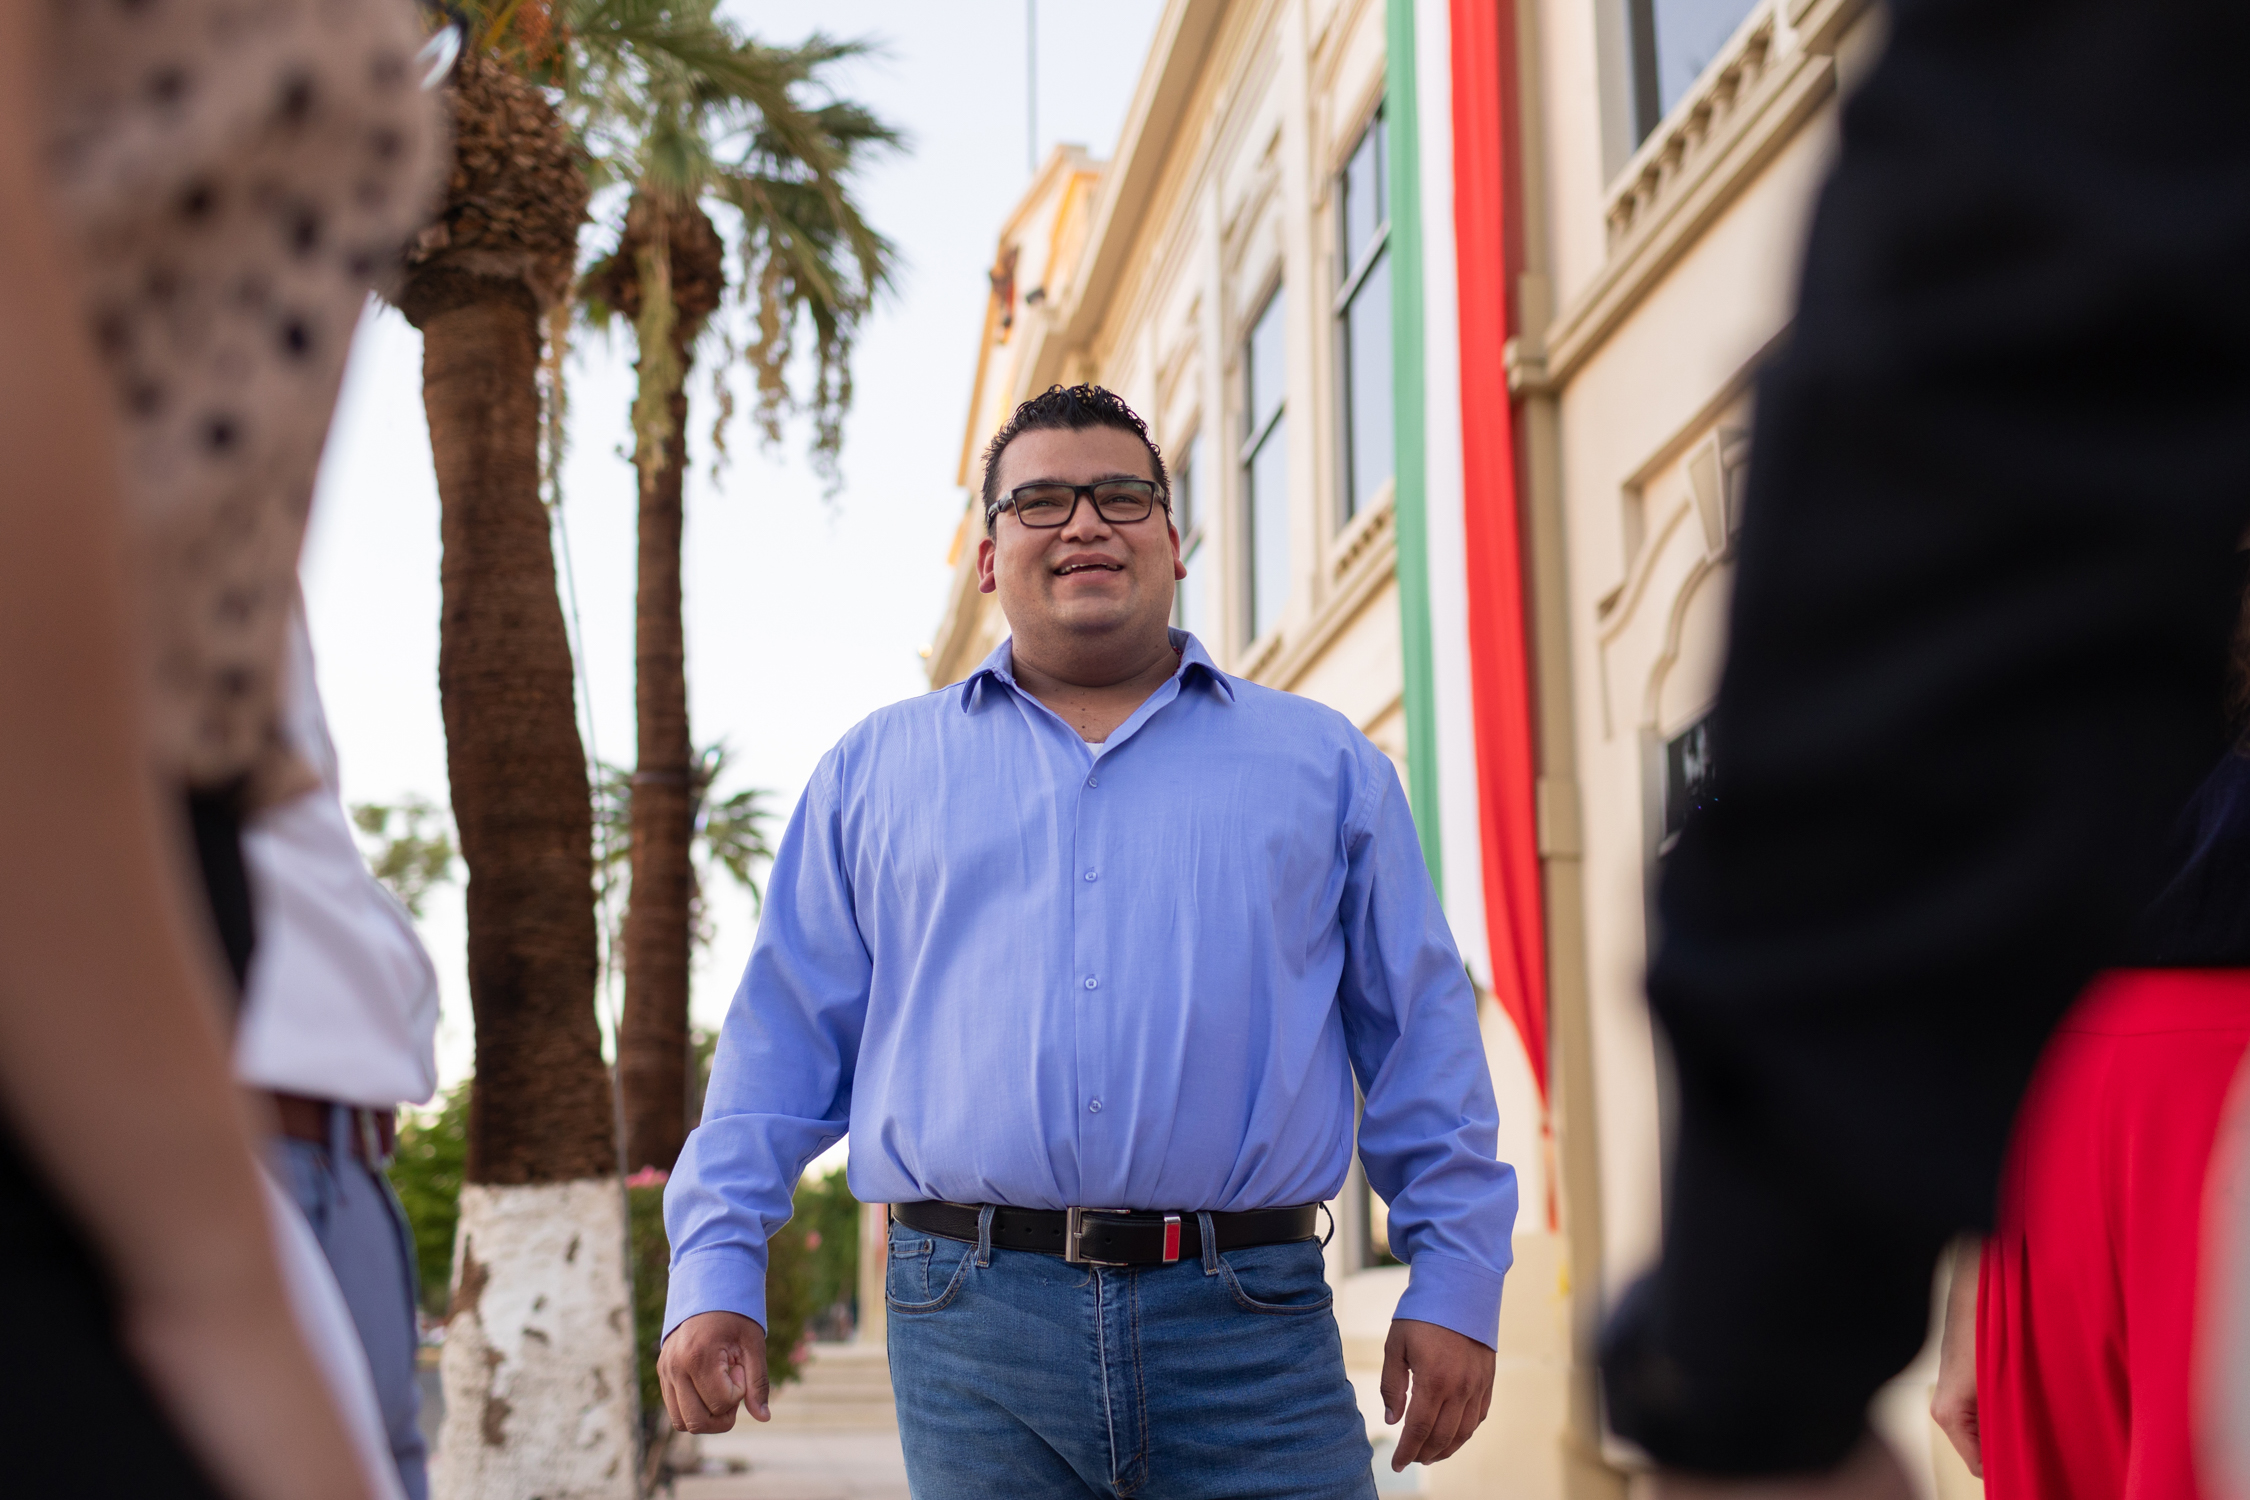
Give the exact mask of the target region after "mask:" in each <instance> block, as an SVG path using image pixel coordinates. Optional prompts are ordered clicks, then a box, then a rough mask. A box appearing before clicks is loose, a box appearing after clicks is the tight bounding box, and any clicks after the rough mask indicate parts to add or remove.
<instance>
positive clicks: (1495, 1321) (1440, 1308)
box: [673, 1250, 1505, 1351]
mask: <svg viewBox="0 0 2250 1500" xmlns="http://www.w3.org/2000/svg"><path fill="white" fill-rule="evenodd" d="M1406 1276H1407V1280H1406V1295H1405V1296H1403V1297H1401V1298H1399V1299H1398V1311H1397V1312H1396V1313H1394V1314H1393V1316H1394V1317H1400V1318H1412V1319H1414V1320H1415V1321H1416V1322H1418V1323H1435V1324H1437V1326H1438V1327H1440V1328H1450V1329H1452V1330H1453V1331H1454V1332H1455V1333H1458V1334H1460V1335H1461V1336H1462V1337H1463V1338H1469V1339H1475V1340H1476V1341H1477V1342H1478V1343H1480V1344H1482V1345H1484V1346H1485V1347H1486V1348H1487V1349H1492V1350H1495V1351H1496V1350H1498V1349H1499V1347H1500V1286H1501V1282H1502V1281H1503V1280H1504V1279H1505V1275H1504V1273H1494V1272H1492V1271H1488V1270H1486V1269H1485V1268H1484V1267H1482V1266H1479V1265H1474V1264H1471V1263H1470V1262H1468V1261H1465V1260H1458V1259H1456V1258H1454V1257H1453V1256H1450V1255H1435V1254H1432V1253H1431V1252H1429V1251H1427V1250H1425V1251H1423V1252H1421V1253H1420V1254H1418V1255H1416V1256H1415V1257H1414V1258H1413V1260H1412V1261H1411V1262H1410V1263H1409V1264H1408V1267H1407V1273H1406ZM678 1284H679V1283H678V1282H674V1283H673V1285H674V1286H677V1285H678Z"/></svg>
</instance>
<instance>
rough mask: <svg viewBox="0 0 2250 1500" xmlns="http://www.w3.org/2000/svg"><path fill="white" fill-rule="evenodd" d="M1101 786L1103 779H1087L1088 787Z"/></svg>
mask: <svg viewBox="0 0 2250 1500" xmlns="http://www.w3.org/2000/svg"><path fill="white" fill-rule="evenodd" d="M1101 784H1102V779H1101V778H1100V777H1099V776H1089V777H1087V778H1086V785H1088V786H1100V785H1101Z"/></svg>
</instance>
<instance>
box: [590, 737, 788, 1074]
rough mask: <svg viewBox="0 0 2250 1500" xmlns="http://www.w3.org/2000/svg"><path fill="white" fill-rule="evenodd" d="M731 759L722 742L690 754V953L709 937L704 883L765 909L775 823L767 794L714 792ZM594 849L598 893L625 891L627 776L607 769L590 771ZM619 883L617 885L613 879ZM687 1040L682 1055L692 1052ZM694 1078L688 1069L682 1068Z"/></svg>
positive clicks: (629, 847)
mask: <svg viewBox="0 0 2250 1500" xmlns="http://www.w3.org/2000/svg"><path fill="white" fill-rule="evenodd" d="M733 759H734V753H733V752H732V751H731V750H729V749H728V748H727V747H726V745H725V743H724V742H721V743H719V744H715V745H706V746H704V747H703V749H702V751H701V752H700V753H699V754H697V756H696V757H695V761H694V763H693V765H692V767H691V768H690V771H689V774H688V797H689V809H690V812H689V817H690V822H691V824H692V826H693V829H694V833H693V836H692V837H691V839H690V841H689V846H688V848H689V876H690V880H689V886H688V926H689V929H690V936H691V938H692V941H693V942H694V944H695V946H697V947H699V948H708V947H709V946H710V944H711V941H712V939H713V937H714V936H715V935H716V931H715V929H714V928H713V926H712V924H711V911H710V906H709V904H708V903H707V902H706V900H705V899H704V898H705V892H706V891H707V890H708V889H709V886H710V883H711V881H712V880H713V879H714V878H716V877H717V876H720V875H724V876H726V877H728V878H729V879H731V880H732V881H733V882H734V883H735V884H736V885H739V886H741V887H742V888H743V889H744V890H746V891H748V892H749V893H750V902H751V907H752V909H753V910H756V909H759V908H762V907H763V906H764V905H765V895H766V893H765V886H764V883H763V882H762V880H761V879H760V875H761V872H763V871H764V870H765V868H766V867H767V866H768V865H771V864H772V863H773V856H774V850H773V843H772V840H771V838H770V837H769V836H768V832H767V830H768V829H769V828H770V827H771V826H772V824H773V821H774V813H773V809H772V808H770V807H768V806H767V805H766V799H767V798H768V797H770V796H771V795H772V793H770V792H768V791H767V790H766V789H765V788H763V787H751V788H748V789H746V790H743V791H739V792H735V793H732V794H731V795H728V796H725V797H717V796H715V795H714V792H713V788H714V787H715V786H716V785H717V783H718V781H719V779H720V778H721V777H722V776H724V775H725V774H726V769H727V766H728V765H729V764H730V763H731V762H732V761H733ZM594 850H595V856H594V858H595V872H596V878H597V883H598V884H599V885H601V886H602V887H604V888H610V887H612V886H613V883H614V885H616V886H629V885H630V877H631V870H632V863H633V773H632V772H630V771H627V770H625V769H624V768H622V767H619V766H613V765H610V764H609V763H608V762H606V761H605V762H602V763H600V764H598V765H597V766H596V768H595V772H594ZM620 877H623V879H620ZM603 936H604V938H605V939H606V940H607V941H609V943H610V945H611V946H612V947H613V948H620V947H622V946H623V940H622V934H620V933H617V932H615V931H610V932H605V933H604V934H603ZM693 1050H694V1048H693V1044H692V1041H691V1044H690V1048H689V1051H690V1052H691V1054H692V1052H693ZM689 1071H690V1074H691V1075H692V1074H693V1071H694V1069H693V1067H692V1066H691V1068H690V1069H689Z"/></svg>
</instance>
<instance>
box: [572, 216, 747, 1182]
mask: <svg viewBox="0 0 2250 1500" xmlns="http://www.w3.org/2000/svg"><path fill="white" fill-rule="evenodd" d="M586 280H587V284H588V286H589V288H590V289H591V290H592V291H593V292H594V293H595V295H597V296H599V297H600V298H601V299H602V300H603V301H605V302H607V303H608V304H609V305H610V306H612V307H614V308H617V309H618V310H619V311H621V312H623V313H625V314H626V315H627V316H628V317H631V318H632V319H633V320H634V325H635V331H636V337H637V338H638V339H639V340H640V342H641V345H642V347H641V353H640V359H639V360H638V362H637V363H636V364H635V366H634V368H635V370H636V371H637V372H638V374H639V379H640V391H639V399H637V400H636V401H635V403H634V424H633V425H634V429H635V434H634V435H635V454H634V457H635V460H636V464H637V466H638V467H639V469H640V478H641V484H640V578H639V596H638V598H637V600H636V602H635V606H634V621H633V629H634V656H635V684H634V707H635V713H636V717H637V719H638V731H639V741H640V744H639V752H638V754H639V759H638V764H637V766H636V768H635V770H634V773H633V796H632V874H633V879H632V887H631V892H630V894H629V896H628V898H627V905H626V909H625V1013H624V1015H623V1016H621V1017H620V1018H619V1020H618V1027H617V1066H618V1086H619V1090H620V1092H621V1093H623V1095H624V1099H625V1106H624V1114H625V1161H626V1165H627V1166H628V1168H630V1169H635V1170H637V1169H639V1168H641V1167H657V1168H660V1169H662V1170H664V1171H667V1172H668V1171H670V1170H671V1169H672V1164H673V1162H674V1161H676V1160H677V1159H678V1157H679V1154H680V1146H681V1144H682V1143H683V1142H684V1141H685V1140H686V1139H687V1132H688V1127H689V1124H690V1121H689V1120H688V1118H687V1110H688V1069H689V1058H688V961H689V954H690V951H691V949H692V946H693V941H694V933H693V930H692V921H693V910H692V909H693V906H694V900H695V870H694V866H693V864H692V863H691V862H690V856H689V844H690V842H691V841H692V839H693V838H694V834H695V797H696V787H695V784H694V770H695V766H694V756H695V750H694V741H693V740H692V739H691V738H690V736H689V733H688V709H687V645H686V637H685V634H684V632H683V630H682V626H681V619H680V613H681V611H680V543H681V537H682V528H683V516H684V510H683V506H682V493H683V490H684V487H685V481H686V478H687V462H688V461H687V431H688V428H687V417H688V396H687V381H688V373H689V371H690V369H691V368H692V367H693V365H694V361H695V345H696V341H697V340H698V339H699V338H700V337H701V336H702V333H703V327H704V324H705V323H706V322H707V321H708V320H709V318H710V316H711V314H712V313H713V312H714V311H716V310H717V308H718V306H719V299H720V297H721V296H722V294H723V293H724V291H725V286H726V254H725V248H724V246H723V245H722V244H721V242H720V240H719V233H718V229H717V228H716V227H715V226H714V225H713V224H712V223H711V218H710V216H709V215H708V214H706V213H705V212H704V211H703V210H702V208H701V207H700V206H698V205H697V204H695V203H693V202H692V201H691V202H686V203H681V202H677V201H674V200H673V199H671V198H670V197H669V196H668V195H666V194H663V193H654V192H642V191H638V190H636V192H635V193H634V195H633V199H632V201H631V203H629V204H628V205H627V208H626V212H625V233H624V235H623V236H622V238H621V239H620V242H619V244H618V248H617V250H616V252H615V253H614V254H612V255H611V256H610V257H609V258H608V259H607V260H606V261H604V262H603V263H602V264H601V265H599V266H596V267H595V268H594V269H593V270H591V271H589V272H588V273H587V278H586ZM644 314H651V316H644ZM659 397H661V398H662V411H661V415H652V413H651V412H650V410H649V405H650V404H653V403H655V402H656V401H657V399H658V398H659Z"/></svg>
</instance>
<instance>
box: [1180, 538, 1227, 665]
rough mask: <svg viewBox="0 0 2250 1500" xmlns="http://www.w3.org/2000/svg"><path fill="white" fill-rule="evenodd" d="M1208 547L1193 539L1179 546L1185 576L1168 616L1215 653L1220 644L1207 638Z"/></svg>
mask: <svg viewBox="0 0 2250 1500" xmlns="http://www.w3.org/2000/svg"><path fill="white" fill-rule="evenodd" d="M1210 550H1211V549H1210V548H1208V547H1206V546H1204V545H1203V540H1202V538H1200V537H1198V538H1197V539H1196V542H1195V545H1194V546H1193V547H1188V548H1183V549H1182V550H1181V553H1180V561H1181V562H1182V563H1183V564H1184V565H1185V566H1186V568H1187V577H1185V578H1183V579H1181V580H1180V582H1179V586H1178V592H1177V593H1175V594H1174V595H1173V596H1172V618H1173V621H1174V622H1175V623H1176V624H1178V626H1179V627H1180V628H1181V629H1182V630H1185V631H1187V632H1188V633H1189V634H1190V635H1193V636H1194V637H1195V638H1196V639H1197V640H1199V641H1201V642H1202V643H1203V649H1204V650H1206V651H1209V652H1211V653H1212V654H1213V655H1214V656H1215V655H1217V654H1218V651H1219V646H1220V643H1219V642H1217V641H1215V640H1213V639H1212V638H1211V627H1212V625H1213V624H1214V623H1216V622H1215V621H1213V620H1212V618H1211V593H1210V586H1211V579H1210V567H1209V562H1210Z"/></svg>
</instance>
